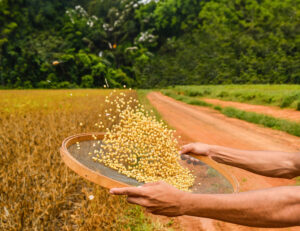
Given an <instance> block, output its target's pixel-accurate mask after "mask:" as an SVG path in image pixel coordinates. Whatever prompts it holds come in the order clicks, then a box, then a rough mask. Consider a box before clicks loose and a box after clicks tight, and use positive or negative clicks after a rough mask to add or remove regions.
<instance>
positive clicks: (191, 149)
mask: <svg viewBox="0 0 300 231" xmlns="http://www.w3.org/2000/svg"><path fill="white" fill-rule="evenodd" d="M209 148H210V145H207V144H202V143H191V144H187V145H184V146H183V147H182V149H181V151H180V154H181V155H182V158H183V159H190V160H191V161H195V160H196V159H194V158H192V157H189V156H188V155H185V154H186V153H194V154H197V155H204V156H206V155H208V152H209ZM110 193H111V194H114V195H127V201H128V202H129V203H132V204H137V205H141V206H143V207H145V208H146V211H147V212H150V213H153V214H159V215H165V216H181V215H184V214H185V212H186V209H187V208H186V207H185V205H186V203H185V202H186V199H187V197H189V193H187V192H183V191H180V190H178V189H176V188H175V187H173V186H171V185H169V184H166V183H164V182H155V183H148V184H144V185H143V186H140V187H126V188H113V189H111V190H110Z"/></svg>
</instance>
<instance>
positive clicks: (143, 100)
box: [136, 89, 162, 120]
mask: <svg viewBox="0 0 300 231" xmlns="http://www.w3.org/2000/svg"><path fill="white" fill-rule="evenodd" d="M136 92H137V97H138V100H139V102H140V104H141V105H144V108H145V110H146V111H148V112H150V113H151V114H152V115H153V116H155V117H156V119H158V120H161V119H162V117H161V115H160V114H159V112H158V111H157V110H156V108H154V107H153V106H152V104H151V103H150V102H149V100H148V99H147V94H148V93H150V92H151V90H140V89H139V90H136Z"/></svg>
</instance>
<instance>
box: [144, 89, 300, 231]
mask: <svg viewBox="0 0 300 231" xmlns="http://www.w3.org/2000/svg"><path fill="white" fill-rule="evenodd" d="M147 97H148V99H149V100H150V102H151V104H152V105H153V106H154V107H155V108H156V109H157V110H158V111H159V113H160V114H161V115H162V117H163V119H164V120H165V121H166V122H167V123H168V124H169V125H170V126H172V127H173V128H175V129H176V130H177V133H178V135H181V136H182V144H184V143H188V142H195V141H199V142H203V143H208V144H217V145H223V146H227V147H232V148H239V149H247V150H278V151H280V150H281V151H297V150H300V138H298V137H295V136H292V135H289V134H287V133H284V132H281V131H276V130H272V129H268V128H263V127H260V126H257V125H255V124H251V123H248V122H245V121H241V120H238V119H233V118H228V117H226V116H224V115H222V114H220V113H219V112H216V111H215V110H212V109H209V108H203V107H198V106H192V105H188V104H185V103H182V102H179V101H176V100H174V99H172V98H169V97H167V96H164V95H162V94H161V93H157V92H152V93H150V94H149V95H148V96H147ZM226 168H227V169H228V171H229V172H231V173H232V174H233V175H235V176H236V178H237V180H238V181H239V183H240V191H247V190H253V189H262V188H270V187H275V186H282V185H293V184H294V183H295V182H294V181H293V180H285V179H278V178H268V177H263V176H259V175H256V174H253V173H250V172H247V171H244V170H241V169H238V168H234V167H226ZM178 222H179V223H180V224H181V226H182V228H183V229H184V230H193V231H196V230H209V231H214V230H217V231H220V230H241V231H250V230H251V231H252V230H264V231H266V230H268V231H269V230H274V229H260V228H250V227H245V226H240V225H234V224H229V223H225V222H220V221H215V220H211V219H203V218H193V217H181V218H179V219H178ZM277 230H280V231H283V230H293V231H294V230H300V227H293V228H287V229H277Z"/></svg>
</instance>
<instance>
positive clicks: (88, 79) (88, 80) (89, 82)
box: [80, 75, 94, 88]
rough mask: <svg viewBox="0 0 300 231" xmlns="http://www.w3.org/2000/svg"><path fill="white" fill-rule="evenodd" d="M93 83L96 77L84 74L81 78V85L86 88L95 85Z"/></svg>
mask: <svg viewBox="0 0 300 231" xmlns="http://www.w3.org/2000/svg"><path fill="white" fill-rule="evenodd" d="M93 83H94V78H93V76H91V75H85V76H82V78H81V85H80V86H81V87H84V88H91V87H93Z"/></svg>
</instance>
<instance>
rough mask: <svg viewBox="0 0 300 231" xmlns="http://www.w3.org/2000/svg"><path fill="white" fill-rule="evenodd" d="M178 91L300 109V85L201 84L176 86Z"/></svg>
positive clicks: (191, 94) (197, 95) (175, 88)
mask: <svg viewBox="0 0 300 231" xmlns="http://www.w3.org/2000/svg"><path fill="white" fill-rule="evenodd" d="M171 89H172V90H174V91H176V92H177V93H180V94H184V95H186V96H190V97H207V98H217V99H221V100H230V101H237V102H245V103H251V104H260V105H272V106H279V107H281V108H293V109H296V110H300V85H284V84H282V85H201V86H194V85H190V86H175V87H173V88H171Z"/></svg>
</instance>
